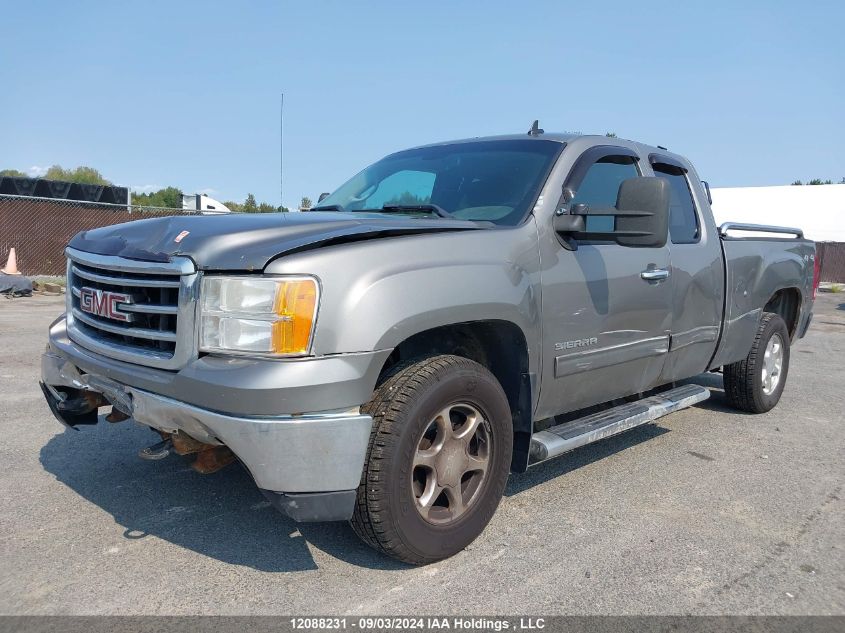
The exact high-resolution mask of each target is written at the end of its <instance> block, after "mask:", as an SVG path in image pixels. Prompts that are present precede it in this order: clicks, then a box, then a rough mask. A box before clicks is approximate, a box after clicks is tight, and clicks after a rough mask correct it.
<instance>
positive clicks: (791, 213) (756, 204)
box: [711, 185, 845, 242]
mask: <svg viewBox="0 0 845 633" xmlns="http://www.w3.org/2000/svg"><path fill="white" fill-rule="evenodd" d="M711 195H712V197H713V215H714V216H715V218H716V224H721V223H722V222H745V223H748V224H773V225H777V226H789V227H795V228H799V229H803V231H804V236H805V237H807V238H808V239H811V240H814V241H816V242H845V185H801V186H799V185H787V186H782V187H729V188H722V189H716V188H714V189H712V190H711Z"/></svg>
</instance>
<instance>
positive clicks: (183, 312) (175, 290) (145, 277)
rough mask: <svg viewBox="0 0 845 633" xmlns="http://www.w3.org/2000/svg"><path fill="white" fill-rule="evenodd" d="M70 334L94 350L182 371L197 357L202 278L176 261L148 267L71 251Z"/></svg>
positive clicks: (186, 263) (186, 261)
mask: <svg viewBox="0 0 845 633" xmlns="http://www.w3.org/2000/svg"><path fill="white" fill-rule="evenodd" d="M66 254H67V258H68V297H67V301H68V333H69V335H70V337H71V338H72V339H73V340H74V341H75V342H77V343H78V344H79V345H81V346H83V347H85V348H88V349H90V350H91V351H94V352H97V353H100V354H103V355H105V356H109V357H112V358H116V359H119V360H124V361H128V362H132V363H137V364H141V365H147V366H151V367H159V368H163V369H178V368H179V367H181V366H182V365H184V364H185V362H187V360H188V359H189V357H190V356H191V354H193V353H194V344H193V343H194V338H195V337H194V311H195V307H196V288H197V285H198V284H197V281H198V275H197V273H196V270H195V267H194V264H193V262H192V261H191V260H190V259H188V258H183V257H176V258H172V259H171V261H169V262H161V263H160V262H147V261H137V260H131V259H126V258H122V257H110V256H103V255H94V254H91V253H84V252H82V251H77V250H75V249H71V248H68V249H67V251H66Z"/></svg>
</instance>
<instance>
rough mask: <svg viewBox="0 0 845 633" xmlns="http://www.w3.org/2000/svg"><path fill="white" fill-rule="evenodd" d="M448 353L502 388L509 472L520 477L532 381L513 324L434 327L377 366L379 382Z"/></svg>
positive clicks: (524, 343)
mask: <svg viewBox="0 0 845 633" xmlns="http://www.w3.org/2000/svg"><path fill="white" fill-rule="evenodd" d="M434 354H453V355H455V356H461V357H464V358H468V359H469V360H472V361H475V362H477V363H478V364H480V365H482V366H483V367H486V368H487V369H488V370H489V371H490V372H491V373H492V374H493V376H495V378H496V380H498V381H499V384H500V385H501V386H502V389H503V390H504V392H505V395H506V396H507V399H508V404H509V405H510V409H511V418H512V420H511V421H512V425H513V432H514V447H513V455H512V457H511V470H512V471H513V472H524V471H525V470H526V468H527V466H528V449H529V447H530V444H531V433H532V430H533V429H532V415H531V414H532V387H533V385H532V382H533V376H532V374H531V373H530V371H529V350H528V343H527V340H526V337H525V333H524V332H523V331H522V329H521V328H520V327H519V326H518V325H517V324H516V323H514V322H512V321H506V320H498V319H486V320H479V321H465V322H460V323H451V324H447V325H441V326H437V327H433V328H430V329H427V330H423V331H421V332H417V333H415V334H413V335H411V336H408V337H407V338H405V339H404V340H402V341H401V342H399V343H398V344H397V345H396V346H395V347H394V349H393V352H392V353H391V354H390V356H389V357H388V358H387V360H386V361H385V362H384V365H383V366H382V369H381V372H380V375H379V382H381V380H382V379H383V377H384V376H386V375H388V374H389V372H390V369H391V368H392V367H393V366H395V365H396V364H398V363H401V362H403V361H406V360H409V359H413V358H417V357H423V356H430V355H434Z"/></svg>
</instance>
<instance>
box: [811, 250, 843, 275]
mask: <svg viewBox="0 0 845 633" xmlns="http://www.w3.org/2000/svg"><path fill="white" fill-rule="evenodd" d="M816 257H818V258H819V267H820V274H821V278H820V281H831V282H839V283H845V242H816Z"/></svg>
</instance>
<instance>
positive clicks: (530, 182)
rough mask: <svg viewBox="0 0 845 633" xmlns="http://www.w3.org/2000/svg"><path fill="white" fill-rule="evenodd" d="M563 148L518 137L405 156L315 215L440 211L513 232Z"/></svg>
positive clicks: (348, 187)
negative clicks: (385, 210) (387, 210)
mask: <svg viewBox="0 0 845 633" xmlns="http://www.w3.org/2000/svg"><path fill="white" fill-rule="evenodd" d="M562 148H563V144H561V143H558V142H556V141H546V140H540V139H524V140H522V139H519V140H510V141H476V142H468V143H454V144H451V145H435V146H431V147H421V148H417V149H411V150H406V151H403V152H398V153H396V154H391V155H390V156H387V157H386V158H383V159H382V160H380V161H378V162H377V163H375V164H373V165H370V166H369V167H367V168H366V169H365V170H363V171H362V172H360V173H359V174H358V175H356V176H355V177H353V178H352V179H351V180H349V181H348V182H347V183H345V184H344V185H342V186H341V187H340V188H339V189H338V190H337V191H335V192H334V193H333V194H331V195H330V196H328V197H326V198H325V199H323V200H322V201H321V202H320V204H318V205H317V206H316V207H315V209H314V210H317V211H319V210H320V209H321V208H324V209H326V210H329V209H331V210H342V211H382V210H383V207H385V205H387V206H388V207H390V210H391V211H394V212H396V211H403V210H404V211H407V212H409V213H415V214H419V213H426V212H430V211H432V209H439V210H442V211H445V212H447V213H448V214H450V215H451V216H452V217H455V218H457V219H460V220H481V221H488V222H494V223H496V224H499V225H511V226H512V225H515V224H518V223H519V222H520V221H521V220H522V218H523V217H525V214H526V213H527V211H528V210H529V209H530V208H531V205H533V204H534V201H535V200H536V198H537V195H538V194H539V193H540V188H541V187H542V186H543V182H544V181H545V179H546V176H547V175H548V173H549V170H550V169H551V166H552V163H553V162H554V159H555V157H556V156H557V154H558V152H560V150H561V149H562ZM414 207H417V208H414ZM432 215H434V214H432ZM443 215H445V214H443Z"/></svg>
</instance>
